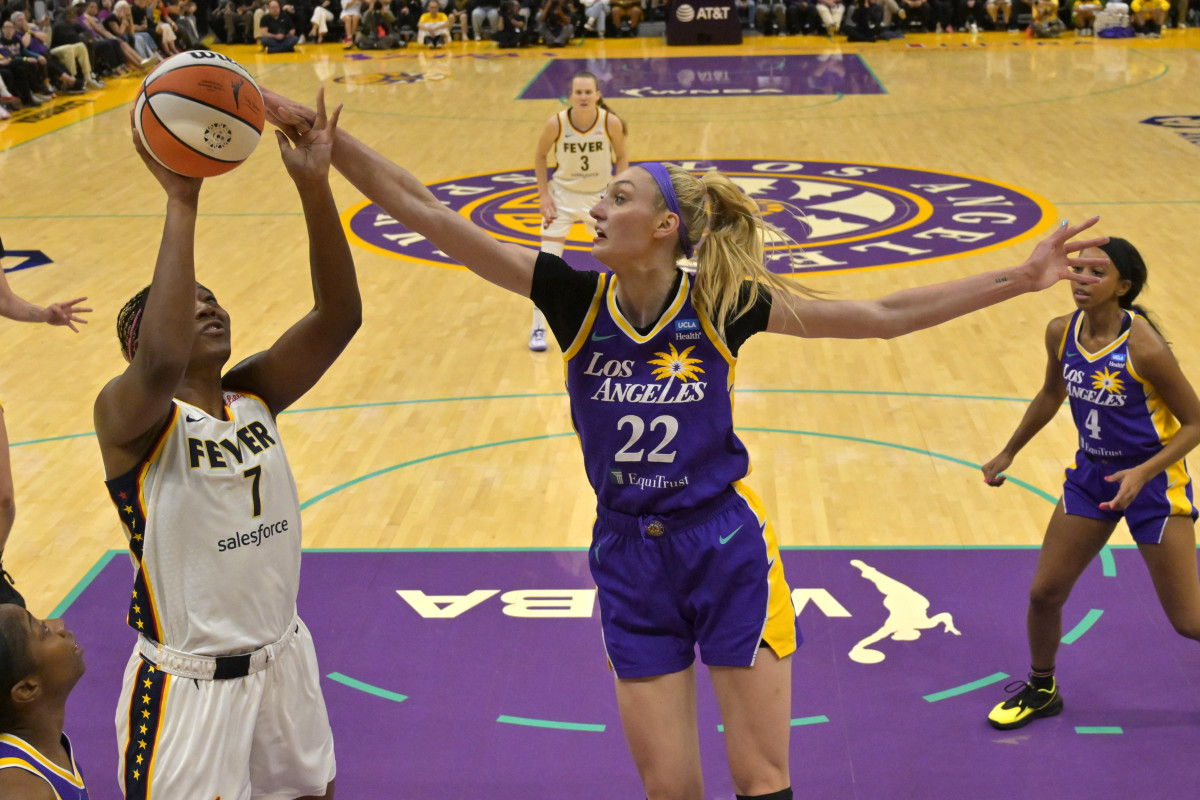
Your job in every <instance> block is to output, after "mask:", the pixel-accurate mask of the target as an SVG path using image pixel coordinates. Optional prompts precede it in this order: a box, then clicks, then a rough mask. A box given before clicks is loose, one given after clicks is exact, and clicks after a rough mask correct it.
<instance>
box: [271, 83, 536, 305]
mask: <svg viewBox="0 0 1200 800" xmlns="http://www.w3.org/2000/svg"><path fill="white" fill-rule="evenodd" d="M263 100H264V101H265V103H266V107H267V115H268V118H270V119H271V121H272V122H276V121H281V122H284V123H285V124H287V125H292V126H294V127H296V128H297V129H300V130H307V128H309V127H311V126H312V123H313V120H314V119H315V118H316V112H315V111H314V110H313V109H311V108H307V107H305V106H301V105H299V104H298V103H295V102H293V101H291V100H288V99H287V98H285V97H282V96H280V95H278V94H276V93H274V92H272V91H270V90H269V89H263ZM333 166H334V169H336V170H337V171H338V172H340V173H342V175H343V176H345V178H346V180H348V181H350V183H352V184H354V187H355V188H356V189H358V190H359V191H360V192H362V193H363V194H364V195H366V196H367V198H368V199H370V200H371V201H372V202H374V203H375V204H376V205H378V206H379V207H380V208H382V209H383V210H384V211H386V212H387V213H388V215H389V216H391V218H392V219H394V220H396V221H397V222H399V223H400V224H401V225H403V226H404V227H406V228H408V229H409V230H410V231H414V232H416V233H419V234H421V235H422V236H424V237H425V238H426V239H428V240H429V241H431V242H432V243H433V244H434V245H435V246H436V247H437V248H438V249H439V250H441V251H442V252H443V253H445V254H446V255H448V256H450V258H452V259H454V260H455V261H457V262H459V263H460V264H462V265H463V266H465V267H466V268H467V269H469V270H471V271H472V272H474V273H475V274H476V275H478V276H479V277H481V278H484V279H486V280H488V281H491V282H492V283H494V284H496V285H497V286H500V287H502V288H504V289H508V290H509V291H510V292H515V293H516V294H519V295H521V296H522V297H529V292H530V289H531V288H532V287H533V266H534V264H535V263H536V262H537V251H536V250H532V249H529V248H526V247H520V246H518V245H513V244H505V243H503V242H500V241H498V240H496V239H494V238H492V237H491V236H490V235H488V234H487V233H486V232H485V231H484V230H483V229H482V228H480V227H479V226H477V225H475V223H473V222H471V221H470V220H469V219H467V218H466V217H464V216H463V215H461V214H459V213H458V212H456V211H453V210H451V209H449V208H447V207H446V206H445V205H443V204H442V203H441V201H440V200H438V199H437V198H436V197H434V196H433V193H432V192H430V191H429V190H428V189H427V188H425V185H424V184H423V183H421V182H420V181H419V180H417V179H416V177H415V176H413V174H412V173H410V172H409V171H408V170H406V169H404V168H402V167H400V166H398V165H396V164H394V163H392V162H391V161H389V160H387V159H386V158H384V157H383V156H382V155H380V154H379V153H377V152H375V151H374V150H372V149H371V148H370V147H368V146H367V145H365V144H363V143H362V142H360V141H359V140H357V139H355V138H354V137H353V136H351V135H350V134H348V133H346V132H345V131H344V130H342V129H341V128H338V130H337V134H336V138H335V139H334V144H333Z"/></svg>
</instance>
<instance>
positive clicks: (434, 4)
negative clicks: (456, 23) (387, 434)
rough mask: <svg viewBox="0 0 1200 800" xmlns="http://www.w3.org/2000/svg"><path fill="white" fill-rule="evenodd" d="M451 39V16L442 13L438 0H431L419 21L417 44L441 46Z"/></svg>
mask: <svg viewBox="0 0 1200 800" xmlns="http://www.w3.org/2000/svg"><path fill="white" fill-rule="evenodd" d="M448 41H450V18H449V17H448V16H446V15H445V14H443V13H442V10H441V6H440V5H439V4H438V0H429V5H427V6H426V7H425V13H424V14H422V15H421V19H420V20H418V22H417V44H427V45H429V46H430V47H441V46H442V45H444V44H445V43H446V42H448Z"/></svg>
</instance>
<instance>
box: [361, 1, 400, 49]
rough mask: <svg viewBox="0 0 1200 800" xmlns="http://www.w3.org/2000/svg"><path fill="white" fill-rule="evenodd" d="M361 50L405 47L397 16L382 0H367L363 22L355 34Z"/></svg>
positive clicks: (364, 6)
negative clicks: (397, 27) (397, 25)
mask: <svg viewBox="0 0 1200 800" xmlns="http://www.w3.org/2000/svg"><path fill="white" fill-rule="evenodd" d="M354 44H355V46H357V47H358V48H359V49H360V50H392V49H394V48H397V47H403V46H404V45H402V44H401V43H400V33H399V32H398V31H397V30H396V17H395V15H394V14H392V11H391V9H389V8H388V7H387V5H386V4H384V3H383V2H382V0H365V2H364V5H363V15H362V24H361V25H359V26H358V32H357V33H355V34H354Z"/></svg>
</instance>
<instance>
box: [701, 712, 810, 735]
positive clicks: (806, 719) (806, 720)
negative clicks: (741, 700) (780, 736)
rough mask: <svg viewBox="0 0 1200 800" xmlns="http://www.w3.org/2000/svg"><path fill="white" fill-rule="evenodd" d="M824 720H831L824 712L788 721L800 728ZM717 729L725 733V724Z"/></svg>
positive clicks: (789, 723) (794, 726)
mask: <svg viewBox="0 0 1200 800" xmlns="http://www.w3.org/2000/svg"><path fill="white" fill-rule="evenodd" d="M822 722H829V717H827V716H825V715H824V714H818V715H817V716H815V717H798V718H796V719H793V720H790V721H789V722H788V725H790V726H792V727H793V728H798V727H800V726H801V725H820V724H821V723H822ZM717 730H718V731H720V732H721V733H724V732H725V726H724V725H718V726H717Z"/></svg>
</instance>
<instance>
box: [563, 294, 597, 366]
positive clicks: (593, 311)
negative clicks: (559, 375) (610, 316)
mask: <svg viewBox="0 0 1200 800" xmlns="http://www.w3.org/2000/svg"><path fill="white" fill-rule="evenodd" d="M607 283H608V274H607V273H604V272H601V273H600V280H599V281H598V282H597V284H596V293H595V294H594V295H592V304H591V306H589V307H588V312H587V316H586V317H584V318H583V324H582V325H580V326H579V332H578V333H576V334H575V341H573V342H571V346H570V347H568V348H567V351H566V352H565V353H563V372H564V378H565V377H566V376H565V373H566V365H567V362H568V361H570V360H571V359H572V358H574V357H575V356H577V355H578V354H579V351H580V350H581V349H582V348H583V343H584V342H586V341H587V337H588V334H589V333H591V332H592V325H594V324H595V323H596V315H597V314H599V313H600V303H601V301H603V299H604V290H605V288H606V284H607Z"/></svg>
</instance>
